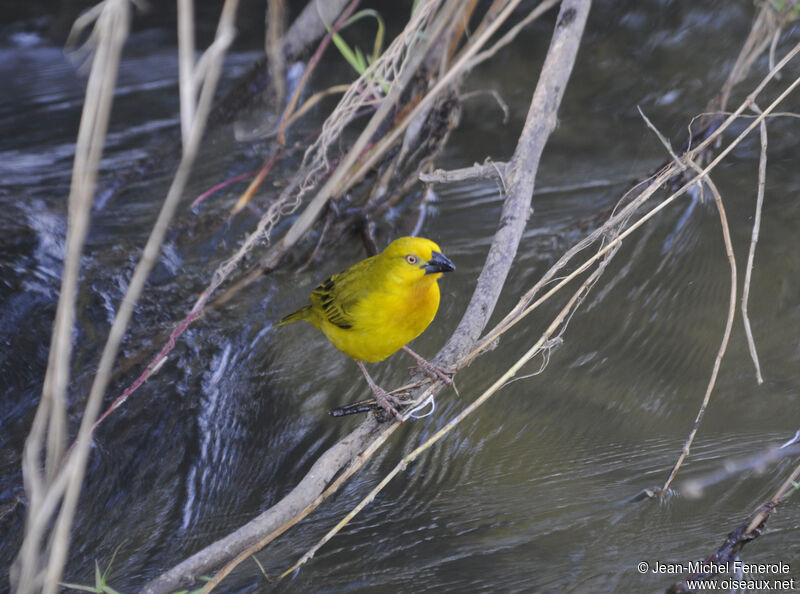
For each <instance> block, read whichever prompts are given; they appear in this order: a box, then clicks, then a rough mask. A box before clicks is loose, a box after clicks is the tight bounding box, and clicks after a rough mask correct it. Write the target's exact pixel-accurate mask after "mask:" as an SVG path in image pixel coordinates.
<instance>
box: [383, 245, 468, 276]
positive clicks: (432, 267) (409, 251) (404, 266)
mask: <svg viewBox="0 0 800 594" xmlns="http://www.w3.org/2000/svg"><path fill="white" fill-rule="evenodd" d="M380 258H381V260H383V261H384V262H385V263H386V266H389V267H391V270H392V273H393V274H394V275H395V276H397V277H399V278H401V279H403V280H404V281H406V282H414V281H418V280H420V279H422V278H425V277H428V278H430V279H432V280H433V279H437V278H439V277H440V276H441V274H442V273H443V272H450V271H451V270H455V269H456V267H455V266H454V265H453V263H452V262H451V261H450V260H449V259H448V258H447V257H446V256H445V255H444V254H443V253H442V251H441V248H440V247H439V246H438V245H436V244H435V243H434V242H433V241H431V240H430V239H425V238H424V237H400V238H398V239H395V240H394V241H393V242H392V243H390V244H389V245H388V246H387V247H386V249H385V250H383V252H381V255H380Z"/></svg>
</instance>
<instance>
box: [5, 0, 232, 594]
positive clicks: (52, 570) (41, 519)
mask: <svg viewBox="0 0 800 594" xmlns="http://www.w3.org/2000/svg"><path fill="white" fill-rule="evenodd" d="M236 5H237V2H236V0H226V3H225V5H224V7H223V10H222V16H221V17H220V25H219V28H218V31H217V37H216V39H215V41H214V43H213V44H212V45H211V47H209V49H208V50H207V52H206V53H205V54H204V58H206V59H205V62H204V66H203V70H204V76H203V77H202V78H200V77H197V76H196V75H195V76H194V78H195V81H196V82H199V83H200V84H198V85H197V86H196V87H195V88H200V89H201V90H200V96H199V99H198V101H197V104H196V105H195V106H194V110H193V116H192V119H191V129H190V130H189V131H188V134H187V135H186V142H187V143H186V145H185V147H184V153H183V157H182V160H181V165H180V166H179V168H178V171H177V173H176V175H175V179H174V180H173V184H172V186H171V187H170V190H169V192H168V194H167V197H166V199H165V201H164V205H163V206H162V210H161V212H160V214H159V216H158V219H157V221H156V223H155V225H154V227H153V231H152V232H151V235H150V237H149V238H148V241H147V244H146V245H145V248H144V250H143V252H142V256H141V258H140V261H139V263H138V265H137V267H136V269H135V271H134V274H133V277H132V278H131V281H130V284H129V285H128V290H127V291H126V294H125V296H124V298H123V300H122V302H121V304H120V306H119V310H118V311H117V314H116V316H115V319H114V322H113V324H112V326H111V330H110V331H109V336H108V339H107V341H106V345H105V347H104V349H103V354H102V356H101V359H100V363H99V365H98V369H97V372H96V375H95V378H94V381H93V383H92V387H91V390H90V393H89V397H88V399H87V402H86V408H85V410H84V413H83V416H82V418H81V423H80V429H79V431H78V436H77V438H76V441H75V444H74V447H73V448H72V449H71V450H70V452H69V453H68V454H67V455H66V457H65V458H64V459H63V460H62V459H61V458H60V456H59V459H56V460H48V467H49V468H57V472H56V473H55V474H54V475H53V478H52V480H50V481H48V483H47V484H46V485H44V486H43V485H42V484H41V483H39V481H37V480H36V479H34V482H33V483H32V482H30V481H26V488H28V489H31V494H30V497H31V500H32V501H35V502H36V505H35V506H33V505H32V506H30V507H29V513H28V521H27V524H26V535H25V539H24V541H23V545H22V548H21V550H20V553H19V555H18V557H17V560H16V562H15V565H16V572H17V574H16V575H17V586H16V588H17V591H18V592H33V591H38V590H39V589H41V590H42V591H43V592H45V593H50V592H53V593H54V592H55V591H56V590H57V588H58V584H59V581H60V579H61V574H62V572H63V567H64V563H65V561H66V556H67V551H68V548H69V534H70V530H71V526H72V521H73V518H74V513H75V507H76V505H77V500H78V495H79V494H80V490H81V486H82V484H83V477H84V474H85V470H86V461H87V458H88V454H89V446H90V443H91V433H92V427H93V424H94V421H95V419H96V418H97V414H98V412H99V410H100V405H101V403H102V397H103V394H104V392H105V388H106V385H107V383H108V380H109V378H110V375H111V368H112V365H113V361H114V358H115V356H116V353H117V350H118V347H119V344H120V342H121V340H122V337H123V335H124V333H125V329H126V328H127V324H128V321H129V320H130V316H131V314H132V312H133V307H134V305H135V303H136V301H137V299H138V297H139V295H140V294H141V291H142V289H143V287H144V283H145V281H146V278H147V276H148V274H149V272H150V270H151V269H152V266H153V265H154V263H155V261H156V258H157V257H158V253H159V251H160V247H161V242H162V240H163V237H164V235H165V233H166V230H167V225H168V223H169V220H170V219H171V217H172V214H173V213H174V211H175V208H176V207H177V203H178V200H179V198H180V196H181V194H182V192H183V188H184V186H185V182H186V179H187V177H188V174H189V170H190V168H191V164H192V162H193V161H194V157H195V155H196V153H197V150H198V147H199V143H200V139H201V138H202V132H203V127H204V125H205V121H206V118H207V116H208V112H209V110H210V107H211V99H212V97H213V92H214V89H215V87H216V83H217V81H218V79H219V74H220V71H221V68H222V58H223V56H224V52H225V49H226V48H227V46H228V45H229V44H230V42H231V41H232V39H233V35H234V30H233V18H234V15H235V10H236ZM102 6H103V8H102V11H101V12H99V15H98V20H97V25H96V29H95V30H96V32H97V40H98V45H97V48H96V50H95V58H94V62H93V64H92V71H91V74H90V77H89V84H88V86H87V95H86V101H85V103H84V112H83V114H82V118H81V129H80V131H79V135H78V150H77V151H76V158H75V172H77V173H79V175H75V176H74V177H73V186H72V189H71V198H70V203H71V206H70V213H69V216H70V229H73V228H74V227H75V226H76V225H77V226H78V228H79V230H80V231H81V232H82V233H83V234H84V236H85V232H86V226H87V225H88V210H89V208H90V206H91V201H92V195H93V192H94V187H95V181H96V176H97V167H98V164H99V159H100V155H101V153H102V145H103V142H102V140H103V138H104V137H105V131H106V127H107V123H108V117H109V113H110V108H111V100H112V97H113V89H114V84H115V81H116V73H117V70H118V65H119V57H120V53H121V48H122V44H123V43H124V41H125V38H126V37H127V31H128V23H129V18H130V15H129V11H130V7H129V3H128V0H106V2H105V3H103V5H102ZM182 14H183V16H182V17H181V18H190V15H187V13H185V12H184V13H182ZM181 47H182V48H183V49H186V46H185V45H182V46H181ZM201 61H203V59H202V58H201ZM197 67H198V68H200V64H199V63H198V66H197ZM89 133H91V136H90V137H87V136H86V134H89ZM90 138H91V140H90ZM84 151H85V152H84ZM73 193H74V194H73ZM73 195H74V196H76V197H77V198H72V196H73ZM76 201H79V202H80V204H76V203H75V202H76ZM73 243H76V242H75V241H73ZM79 243H80V245H77V246H75V247H74V248H73V251H72V252H71V253H70V254H68V258H67V261H66V262H65V279H67V281H68V282H72V283H73V286H71V287H70V286H68V287H62V295H61V297H62V299H65V300H68V301H73V300H74V297H75V292H76V290H77V277H75V278H74V279H73V278H72V275H73V273H72V270H73V269H74V271H75V274H76V273H77V267H78V265H79V262H80V251H81V247H82V243H83V241H82V238H81V241H80V242H79ZM70 307H72V304H70ZM73 315H74V314H73ZM72 319H73V317H72V316H67V319H66V321H67V322H69V325H68V326H67V324H66V323H64V326H65V329H67V330H69V332H70V334H71V328H72ZM58 333H59V331H58V326H57V328H56V335H58ZM67 340H70V339H69V338H67ZM59 356H60V357H61V358H62V359H63V361H62V363H61V365H64V366H67V365H68V363H69V349H68V348H67V350H66V351H63V350H61V352H60V354H59ZM64 379H66V378H64ZM63 389H64V390H66V384H64V386H63ZM61 398H62V400H63V395H62V397H61ZM62 406H63V404H62ZM49 409H50V404H49V399H48V398H44V397H43V399H42V402H41V403H40V410H43V411H44V413H43V415H46V414H48V413H49V412H50V411H49ZM38 416H39V413H38V412H37V417H38ZM58 431H59V432H60V431H63V428H62V429H59V430H58ZM42 438H43V435H42V433H41V430H40V429H37V427H36V423H34V428H33V429H32V431H31V435H30V436H29V441H28V442H27V444H26V459H25V460H24V462H23V464H24V468H25V473H26V475H30V476H35V475H36V474H37V473H38V472H39V457H40V456H39V454H38V451H39V445H38V443H40V442H41V439H42ZM51 472H52V471H51ZM36 483H38V484H36ZM42 487H44V488H42ZM34 490H35V491H37V492H36V493H34V492H33V491H34ZM54 514H55V517H54ZM48 529H49V530H50V536H49V538H48V541H47V546H43V542H42V541H43V538H44V534H45V533H46V532H47V531H48Z"/></svg>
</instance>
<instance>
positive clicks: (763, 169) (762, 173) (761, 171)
mask: <svg viewBox="0 0 800 594" xmlns="http://www.w3.org/2000/svg"><path fill="white" fill-rule="evenodd" d="M753 110H754V111H755V112H756V113H759V112H760V111H761V110H760V109H759V108H758V106H757V105H756V104H755V103H753ZM759 131H760V133H761V155H760V157H759V160H758V193H757V197H756V214H755V218H754V219H753V232H752V234H751V237H750V249H749V251H748V253H747V268H746V269H745V274H744V287H742V320H743V321H744V331H745V335H746V336H747V347H748V349H749V350H750V358H751V359H753V365H754V366H755V368H756V381H757V382H758V383H759V384H763V383H764V378H763V377H762V376H761V365H760V364H759V362H758V352H757V351H756V342H755V340H754V339H753V330H752V328H751V327H750V316H749V315H748V313H747V304H748V302H749V300H750V279H751V278H752V274H753V261H754V260H755V255H756V244H757V243H758V233H759V230H760V229H761V211H762V209H763V206H764V190H765V188H766V185H767V122H766V121H762V122H761V124H760V125H759Z"/></svg>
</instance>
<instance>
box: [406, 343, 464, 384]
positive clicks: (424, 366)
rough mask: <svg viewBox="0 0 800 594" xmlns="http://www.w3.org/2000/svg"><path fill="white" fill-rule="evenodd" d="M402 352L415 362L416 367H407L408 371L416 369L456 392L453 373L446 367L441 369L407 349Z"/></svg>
mask: <svg viewBox="0 0 800 594" xmlns="http://www.w3.org/2000/svg"><path fill="white" fill-rule="evenodd" d="M403 350H404V351H405V352H406V353H408V354H409V355H410V356H411V357H412V358H413V359H414V360H415V361H416V362H417V365H416V367H409V370H417V369H418V370H419V371H421V372H422V373H424V374H425V375H427V376H428V377H429V378H431V379H433V380H439V381H441V382H443V383H445V384H447V385H448V386H450V387H451V388H453V389H454V390H456V384H455V382H454V381H453V375H455V372H454V371H452V370H450V369H447V368H446V367H442V366H440V365H436V364H434V363H431V362H430V361H428V360H427V359H425V358H424V357H422V356H420V355H418V354H417V353H415V352H414V351H412V350H411V349H410V348H408V347H403ZM456 393H458V390H456Z"/></svg>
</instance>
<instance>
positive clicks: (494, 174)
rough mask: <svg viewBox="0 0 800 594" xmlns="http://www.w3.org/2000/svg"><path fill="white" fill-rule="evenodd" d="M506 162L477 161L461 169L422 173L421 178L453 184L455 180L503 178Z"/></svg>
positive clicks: (438, 182) (425, 181)
mask: <svg viewBox="0 0 800 594" xmlns="http://www.w3.org/2000/svg"><path fill="white" fill-rule="evenodd" d="M505 170H506V163H503V162H502V161H488V162H486V163H484V164H483V165H479V164H478V163H475V165H473V166H472V167H463V168H461V169H451V170H449V171H445V170H444V169H435V170H434V171H431V172H430V173H420V174H419V180H420V181H421V182H424V183H426V184H451V183H454V182H462V181H471V180H476V179H492V178H496V179H501V180H502V179H503V174H504V173H505Z"/></svg>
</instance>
